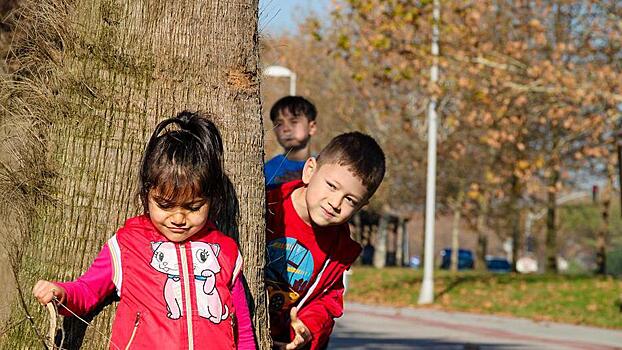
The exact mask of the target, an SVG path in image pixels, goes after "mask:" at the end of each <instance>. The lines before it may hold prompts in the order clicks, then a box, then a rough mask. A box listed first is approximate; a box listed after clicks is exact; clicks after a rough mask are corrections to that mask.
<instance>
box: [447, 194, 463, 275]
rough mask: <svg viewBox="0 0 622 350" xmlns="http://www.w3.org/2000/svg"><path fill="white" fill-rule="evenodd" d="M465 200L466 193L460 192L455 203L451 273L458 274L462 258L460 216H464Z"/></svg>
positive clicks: (452, 226) (452, 227)
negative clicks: (463, 202) (459, 260)
mask: <svg viewBox="0 0 622 350" xmlns="http://www.w3.org/2000/svg"><path fill="white" fill-rule="evenodd" d="M463 198H464V191H462V190H459V192H458V194H457V196H456V199H455V200H454V201H453V206H452V207H453V208H452V210H453V212H454V218H453V222H452V225H451V260H450V262H451V263H450V270H451V272H454V273H455V272H458V259H459V256H460V243H459V240H458V235H459V234H460V216H461V214H462V201H463Z"/></svg>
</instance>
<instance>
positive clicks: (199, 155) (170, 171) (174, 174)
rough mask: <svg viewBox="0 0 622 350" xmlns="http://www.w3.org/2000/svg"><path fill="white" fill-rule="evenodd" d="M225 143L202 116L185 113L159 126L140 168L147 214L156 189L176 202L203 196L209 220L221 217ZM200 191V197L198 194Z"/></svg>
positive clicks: (141, 187)
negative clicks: (151, 197) (151, 194)
mask: <svg viewBox="0 0 622 350" xmlns="http://www.w3.org/2000/svg"><path fill="white" fill-rule="evenodd" d="M223 152H224V148H223V142H222V137H221V135H220V132H219V131H218V128H217V127H216V125H215V124H214V123H213V122H212V121H211V120H209V119H207V118H205V117H204V116H203V115H201V114H199V113H196V112H190V111H183V112H181V113H179V114H178V115H177V116H175V117H173V118H169V119H166V120H164V121H162V122H160V123H159V124H158V125H157V126H156V128H155V130H154V132H153V134H152V135H151V138H150V139H149V142H148V143H147V147H146V149H145V153H144V155H143V159H142V162H141V167H140V197H141V201H142V203H143V206H144V209H145V212H147V211H148V195H149V191H151V190H152V189H154V188H157V189H158V190H159V192H163V193H160V194H161V195H164V196H166V197H170V198H169V199H170V200H171V201H173V202H175V201H177V200H182V199H189V198H185V197H187V196H201V197H203V198H206V199H208V200H209V201H210V202H211V203H210V217H211V218H215V217H217V216H218V214H219V207H220V203H222V201H224V200H226V198H224V196H225V192H226V191H225V175H224V164H223V162H224V160H223ZM197 191H199V192H200V193H196V192H197Z"/></svg>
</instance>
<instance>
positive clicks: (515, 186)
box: [509, 175, 521, 272]
mask: <svg viewBox="0 0 622 350" xmlns="http://www.w3.org/2000/svg"><path fill="white" fill-rule="evenodd" d="M519 182H520V180H519V179H518V177H517V176H516V175H512V182H511V184H512V188H511V193H510V213H509V215H510V230H511V232H512V234H511V237H512V271H514V272H516V261H517V260H518V255H519V253H520V248H521V232H520V210H519V208H518V200H519V198H520V195H521V191H520V183H519Z"/></svg>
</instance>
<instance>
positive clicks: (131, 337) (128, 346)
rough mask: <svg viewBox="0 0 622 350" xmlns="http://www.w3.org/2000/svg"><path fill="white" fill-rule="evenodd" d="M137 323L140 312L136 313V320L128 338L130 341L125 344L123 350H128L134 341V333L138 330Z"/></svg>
mask: <svg viewBox="0 0 622 350" xmlns="http://www.w3.org/2000/svg"><path fill="white" fill-rule="evenodd" d="M139 323H140V312H137V313H136V320H134V329H133V330H132V335H131V336H130V340H129V341H128V342H127V345H126V346H125V350H128V349H129V348H130V345H132V342H133V341H134V336H135V335H136V331H137V330H138V324H139Z"/></svg>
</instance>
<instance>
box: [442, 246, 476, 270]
mask: <svg viewBox="0 0 622 350" xmlns="http://www.w3.org/2000/svg"><path fill="white" fill-rule="evenodd" d="M474 264H475V262H474V260H473V252H472V251H470V250H468V249H458V270H468V269H473V266H474ZM450 266H451V248H445V249H443V250H441V269H445V270H449V267H450Z"/></svg>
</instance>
